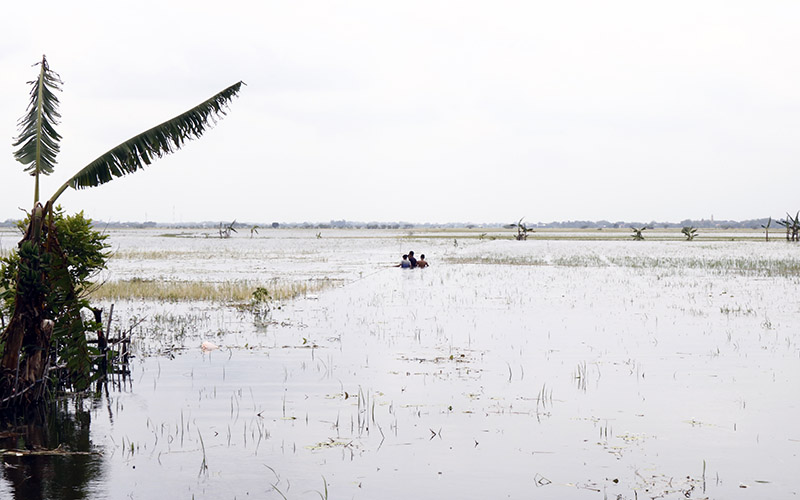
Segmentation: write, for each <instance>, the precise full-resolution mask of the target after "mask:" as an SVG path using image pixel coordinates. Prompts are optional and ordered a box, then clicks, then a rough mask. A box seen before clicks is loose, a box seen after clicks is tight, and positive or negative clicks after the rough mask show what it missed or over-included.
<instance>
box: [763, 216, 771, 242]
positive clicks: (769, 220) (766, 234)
mask: <svg viewBox="0 0 800 500" xmlns="http://www.w3.org/2000/svg"><path fill="white" fill-rule="evenodd" d="M771 225H772V216H770V217H769V219H767V223H766V225H765V224H761V227H762V228H763V229H764V232H765V238H766V241H769V226H771Z"/></svg>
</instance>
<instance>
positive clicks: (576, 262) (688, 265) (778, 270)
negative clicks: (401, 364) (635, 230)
mask: <svg viewBox="0 0 800 500" xmlns="http://www.w3.org/2000/svg"><path fill="white" fill-rule="evenodd" d="M447 262H449V263H452V264H495V265H506V266H554V267H610V266H613V267H623V268H631V269H697V270H706V271H709V272H713V273H717V274H736V275H742V276H765V277H794V276H800V259H793V258H785V259H767V258H748V257H726V258H698V257H648V256H608V257H600V256H597V255H591V254H590V255H574V256H569V257H554V258H549V259H546V258H541V257H534V256H529V255H525V256H481V255H477V256H453V257H449V258H448V259H447Z"/></svg>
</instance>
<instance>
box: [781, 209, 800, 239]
mask: <svg viewBox="0 0 800 500" xmlns="http://www.w3.org/2000/svg"><path fill="white" fill-rule="evenodd" d="M775 222H777V223H778V225H781V226H783V227H784V228H786V241H800V211H798V212H797V214H795V216H794V217H792V216H791V214H788V213H787V214H786V218H785V219H781V220H779V221H775Z"/></svg>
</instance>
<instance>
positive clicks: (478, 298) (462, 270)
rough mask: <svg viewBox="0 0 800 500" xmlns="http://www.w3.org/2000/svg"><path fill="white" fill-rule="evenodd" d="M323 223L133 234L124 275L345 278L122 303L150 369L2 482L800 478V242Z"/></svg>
mask: <svg viewBox="0 0 800 500" xmlns="http://www.w3.org/2000/svg"><path fill="white" fill-rule="evenodd" d="M318 233H320V231H319V230H283V229H281V230H272V231H269V230H262V231H261V234H258V235H254V237H253V238H250V237H248V236H245V235H238V237H233V238H230V239H220V238H215V237H213V236H214V235H213V234H211V235H210V236H211V237H206V235H204V234H203V233H202V232H199V231H196V232H193V231H183V232H181V231H171V232H166V234H165V231H163V230H160V231H154V230H148V231H114V232H111V237H110V242H111V244H112V250H113V251H114V252H115V256H114V258H113V259H112V260H111V261H110V265H109V269H108V271H107V273H105V274H104V276H102V277H101V279H102V280H105V281H107V282H109V283H111V282H125V281H135V280H148V281H156V282H204V283H229V282H247V283H249V284H254V285H261V284H267V283H270V282H276V281H281V282H302V283H306V282H320V281H325V282H326V283H328V286H326V287H324V288H320V289H319V291H316V292H313V293H310V294H307V295H305V296H301V297H299V298H297V299H294V300H286V301H272V302H271V303H270V304H269V305H270V309H269V311H266V310H263V309H262V310H260V311H254V310H252V309H248V308H243V307H236V305H234V304H230V303H225V302H218V301H193V302H185V301H168V300H160V301H156V300H148V301H145V300H134V301H130V300H111V299H108V300H106V301H105V303H104V305H105V306H106V307H108V306H110V304H111V303H112V302H113V303H114V304H115V309H114V318H113V319H114V323H113V325H114V326H113V327H112V331H119V330H127V329H131V332H132V339H133V345H132V348H133V351H134V354H135V357H134V358H133V359H132V360H131V363H130V372H131V373H130V376H129V377H125V378H116V379H115V380H113V381H111V382H110V383H108V384H106V385H105V386H104V387H101V388H100V390H99V391H98V392H97V394H96V395H94V396H86V397H84V398H82V399H75V398H68V399H64V400H61V401H59V402H58V404H57V405H56V406H55V407H54V408H53V409H52V410H50V411H48V412H47V414H45V415H40V416H38V417H39V418H40V419H41V422H42V423H43V425H42V426H41V427H40V428H36V429H33V430H31V432H36V433H39V434H41V435H40V436H39V437H40V438H41V440H42V441H43V442H44V443H46V444H47V446H48V447H50V448H56V447H57V446H58V445H63V449H65V450H70V451H72V452H80V454H65V455H63V456H59V455H54V456H39V455H34V454H31V455H27V454H25V455H22V456H15V455H13V454H6V455H4V458H3V465H2V466H1V468H2V477H1V478H0V498H14V499H26V500H28V499H38V498H76V499H77V498H87V499H89V498H91V499H117V498H132V499H149V498H166V497H172V498H187V499H188V498H195V499H201V498H208V499H223V498H224V499H234V498H235V499H244V498H276V499H281V498H288V499H301V498H331V499H342V498H362V499H373V498H431V499H434V498H436V499H439V498H480V499H483V498H548V499H561V498H563V499H576V498H587V499H606V498H618V499H646V498H725V499H735V498H753V499H755V498H758V499H769V498H795V497H797V496H798V493H800V483H798V482H797V480H796V477H795V476H796V473H797V470H798V467H800V426H798V424H797V422H798V421H800V399H798V386H800V383H798V381H800V333H798V332H800V328H798V326H800V302H798V301H797V297H798V295H800V247H799V246H797V245H796V244H789V243H787V242H786V241H781V240H775V241H771V242H769V243H765V242H764V241H763V240H761V239H758V238H756V237H751V235H747V236H745V237H740V236H737V237H736V238H734V239H735V240H736V241H725V240H726V239H728V238H727V237H726V235H724V234H716V235H715V237H714V241H704V240H703V238H702V236H701V237H699V238H698V239H697V240H695V241H693V242H686V241H680V239H681V238H680V234H676V233H673V234H672V235H671V236H670V235H666V236H665V237H663V238H655V239H654V240H652V241H640V242H634V241H630V239H629V238H628V239H625V238H627V235H622V236H621V235H620V233H617V238H614V237H604V238H602V239H600V238H589V237H584V236H581V235H577V236H575V237H568V236H565V234H568V233H558V234H557V235H556V236H557V238H556V237H553V238H547V237H546V235H543V234H540V233H536V234H535V235H534V236H532V237H531V239H529V240H528V241H521V242H518V241H513V240H511V239H508V238H507V236H506V237H505V238H503V239H499V238H498V239H492V236H493V235H491V234H490V235H481V237H479V235H478V234H477V233H475V232H464V233H459V232H431V233H421V232H416V231H415V232H413V233H412V232H409V231H395V232H389V231H377V230H375V231H368V230H364V231H358V230H341V231H338V230H328V231H325V230H323V231H322V232H321V233H320V234H318ZM754 234H757V233H754ZM13 241H14V238H13V235H12V234H10V233H3V234H2V239H1V240H0V243H2V248H3V249H8V248H9V247H11V246H12V245H13V243H12V242H13ZM408 250H414V251H415V252H416V253H417V254H420V253H424V254H426V256H427V260H428V261H429V262H430V264H431V266H430V267H429V268H427V269H415V270H405V269H399V268H394V267H390V266H392V265H393V264H396V263H398V262H399V258H400V256H401V255H402V254H403V253H407V252H408ZM203 342H211V343H213V344H215V345H217V346H219V349H215V350H211V351H204V350H202V349H201V344H202V343H203ZM31 427H33V426H31ZM16 439H19V438H17V437H13V436H12V437H6V438H5V441H4V442H3V443H0V447H2V448H5V449H8V448H14V447H15V443H16V441H15V440H16ZM28 439H30V437H29V436H28Z"/></svg>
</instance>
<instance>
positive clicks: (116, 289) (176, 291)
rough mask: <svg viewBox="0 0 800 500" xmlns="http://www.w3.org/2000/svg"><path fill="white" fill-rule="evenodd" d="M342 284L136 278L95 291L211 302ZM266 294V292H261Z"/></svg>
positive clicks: (281, 296)
mask: <svg viewBox="0 0 800 500" xmlns="http://www.w3.org/2000/svg"><path fill="white" fill-rule="evenodd" d="M338 283H340V282H339V281H338V280H332V279H319V280H308V281H275V280H273V281H270V282H268V283H250V282H242V281H225V282H222V283H207V282H199V281H162V280H143V279H138V278H134V279H132V280H126V281H113V282H106V283H103V284H101V285H100V286H99V287H98V288H97V290H95V291H94V292H93V293H92V297H93V298H95V299H110V300H113V299H145V300H159V301H166V302H182V301H195V300H205V301H211V302H245V301H249V300H250V299H252V298H253V292H255V291H256V290H258V289H261V290H266V293H267V294H268V295H269V297H270V298H271V299H272V300H288V299H293V298H295V297H299V296H304V295H307V294H309V293H315V292H319V291H321V290H324V289H326V288H330V287H332V286H335V285H336V284H338ZM262 293H263V292H262Z"/></svg>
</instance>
